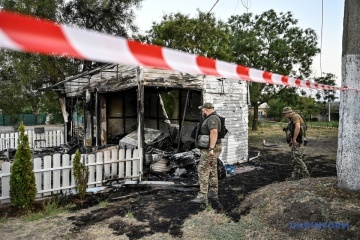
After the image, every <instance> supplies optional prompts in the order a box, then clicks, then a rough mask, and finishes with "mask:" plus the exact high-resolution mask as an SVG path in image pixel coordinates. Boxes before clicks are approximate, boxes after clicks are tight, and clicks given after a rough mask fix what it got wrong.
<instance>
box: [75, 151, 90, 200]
mask: <svg viewBox="0 0 360 240" xmlns="http://www.w3.org/2000/svg"><path fill="white" fill-rule="evenodd" d="M73 171H74V177H75V184H76V190H77V192H78V194H79V197H80V199H84V198H85V195H86V188H87V183H88V181H89V168H88V167H86V165H85V163H84V162H83V161H82V159H81V153H80V151H79V149H78V150H77V151H76V153H75V157H74V160H73Z"/></svg>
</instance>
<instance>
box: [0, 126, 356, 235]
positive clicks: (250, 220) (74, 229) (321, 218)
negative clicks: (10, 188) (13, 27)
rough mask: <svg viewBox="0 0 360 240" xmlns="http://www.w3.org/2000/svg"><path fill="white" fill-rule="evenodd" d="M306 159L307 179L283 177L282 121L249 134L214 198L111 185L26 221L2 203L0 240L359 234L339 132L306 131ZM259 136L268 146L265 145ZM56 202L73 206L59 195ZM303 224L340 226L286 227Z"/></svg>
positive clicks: (286, 172)
mask: <svg viewBox="0 0 360 240" xmlns="http://www.w3.org/2000/svg"><path fill="white" fill-rule="evenodd" d="M308 136H309V138H310V143H309V146H308V147H307V148H306V150H305V163H306V165H307V166H308V168H309V171H310V173H311V178H309V179H302V180H297V181H286V178H287V177H289V176H290V174H291V171H292V165H291V163H290V161H289V157H290V149H289V147H288V146H287V145H286V144H285V143H284V141H283V135H282V132H281V128H280V126H277V125H275V126H273V127H271V128H264V129H260V130H259V131H257V132H249V138H250V140H249V152H250V157H252V156H256V155H257V154H258V153H260V156H259V157H257V158H255V159H253V160H251V161H249V162H247V163H242V164H238V165H236V174H235V175H232V176H227V177H225V178H224V179H221V180H220V181H219V202H211V205H208V206H202V205H200V204H194V203H191V202H190V200H191V199H193V198H194V197H195V196H196V194H197V191H198V188H197V187H194V186H190V187H185V186H184V187H176V188H165V187H164V188H149V187H143V188H135V187H132V188H129V187H126V188H124V187H119V188H116V187H114V188H112V189H109V190H108V192H107V193H103V194H97V195H92V196H90V197H89V198H88V199H87V200H88V201H87V202H86V203H84V204H83V206H82V207H79V205H74V204H72V205H71V207H70V208H69V209H70V211H69V212H64V213H60V214H57V215H55V216H52V217H46V218H41V219H40V220H35V221H27V220H26V218H25V217H23V216H22V217H21V216H20V217H15V216H14V215H16V214H19V212H16V211H15V210H14V208H12V207H11V206H9V205H7V204H2V205H0V233H1V239H279V238H284V239H358V236H360V228H359V226H360V195H358V194H356V193H349V192H345V191H342V190H340V189H338V188H337V182H336V148H337V129H310V130H309V131H308ZM263 139H266V143H267V145H269V146H264V145H263V144H262V143H263ZM58 200H59V202H60V203H62V204H64V205H66V204H67V203H74V201H73V200H74V199H72V198H70V197H67V198H65V197H61V198H59V199H58ZM304 222H319V223H327V224H328V223H332V222H340V223H348V228H346V229H334V228H326V229H299V228H298V229H292V228H291V226H292V225H291V224H295V223H304Z"/></svg>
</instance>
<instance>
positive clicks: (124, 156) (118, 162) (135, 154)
mask: <svg viewBox="0 0 360 240" xmlns="http://www.w3.org/2000/svg"><path fill="white" fill-rule="evenodd" d="M74 156H75V154H74V155H71V156H70V155H68V154H64V155H61V154H54V155H53V156H45V157H44V158H35V159H33V162H34V164H33V167H34V168H33V169H34V170H33V171H34V173H35V182H36V189H37V195H36V198H40V197H44V196H49V195H52V194H59V193H70V192H73V193H74V192H75V179H74V176H73V171H72V167H73V166H72V161H73V159H74ZM82 159H85V163H86V166H88V167H89V172H90V174H89V181H88V187H98V186H102V185H103V183H104V182H106V181H108V180H111V179H114V180H115V179H116V180H119V179H124V180H125V179H129V180H137V179H139V177H140V171H141V168H140V166H141V164H140V157H139V151H138V150H137V149H135V150H132V149H127V150H125V149H118V147H117V146H116V147H115V148H114V147H113V148H112V149H111V148H110V150H104V151H99V152H96V153H95V154H83V155H82ZM1 169H2V172H0V180H1V193H0V200H2V201H3V202H8V201H9V199H10V175H11V163H10V162H4V163H3V164H2V166H1Z"/></svg>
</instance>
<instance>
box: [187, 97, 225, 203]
mask: <svg viewBox="0 0 360 240" xmlns="http://www.w3.org/2000/svg"><path fill="white" fill-rule="evenodd" d="M199 108H200V109H201V110H202V114H203V116H204V117H205V119H204V121H203V123H202V125H201V128H200V135H209V138H210V141H209V148H203V149H200V155H201V156H200V162H199V165H198V176H199V184H200V191H199V193H198V196H197V197H196V198H195V199H193V200H192V202H195V203H204V204H207V203H208V199H216V200H217V199H218V174H217V158H218V157H219V155H220V153H221V149H222V146H221V139H218V132H219V131H220V130H221V121H220V118H219V117H218V116H217V114H216V111H215V110H214V106H213V105H212V104H211V103H204V105H203V106H200V107H199Z"/></svg>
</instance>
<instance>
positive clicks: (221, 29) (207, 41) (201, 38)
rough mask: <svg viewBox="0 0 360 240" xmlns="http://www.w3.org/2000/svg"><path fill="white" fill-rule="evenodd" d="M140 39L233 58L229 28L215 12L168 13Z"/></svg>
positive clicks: (220, 57) (188, 50) (181, 49)
mask: <svg viewBox="0 0 360 240" xmlns="http://www.w3.org/2000/svg"><path fill="white" fill-rule="evenodd" d="M139 39H140V40H142V41H143V42H145V43H151V44H155V45H160V46H165V47H169V48H173V49H177V50H180V51H184V52H188V53H192V54H197V55H201V56H205V57H210V58H218V59H221V60H224V61H231V54H230V53H231V47H230V36H229V29H228V27H227V25H226V24H225V23H224V22H222V21H217V20H216V18H215V17H214V15H213V14H211V13H204V12H201V11H198V14H197V16H196V17H194V18H191V17H189V16H188V15H184V14H182V13H172V14H169V15H164V16H163V18H162V21H161V22H160V23H156V22H154V23H153V25H152V29H151V30H149V31H148V32H147V33H146V35H145V36H139Z"/></svg>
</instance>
